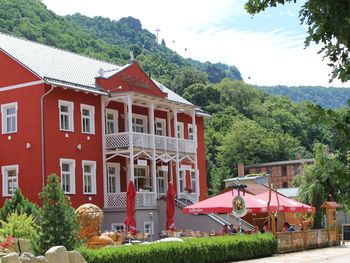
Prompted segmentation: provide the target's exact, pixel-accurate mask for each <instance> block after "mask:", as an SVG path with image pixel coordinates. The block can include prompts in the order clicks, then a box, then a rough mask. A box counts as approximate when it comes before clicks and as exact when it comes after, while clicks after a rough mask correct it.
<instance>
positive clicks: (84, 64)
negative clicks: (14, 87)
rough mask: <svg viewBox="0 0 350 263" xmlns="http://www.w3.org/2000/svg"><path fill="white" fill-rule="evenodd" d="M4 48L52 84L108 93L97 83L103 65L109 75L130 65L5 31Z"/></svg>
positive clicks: (0, 47) (181, 100)
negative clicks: (97, 57)
mask: <svg viewBox="0 0 350 263" xmlns="http://www.w3.org/2000/svg"><path fill="white" fill-rule="evenodd" d="M0 50H2V51H4V52H5V53H7V54H8V55H10V56H11V57H12V58H14V59H15V60H17V61H18V62H19V63H21V64H22V65H24V66H25V67H27V68H28V69H29V70H30V71H32V72H33V73H35V74H36V75H37V76H38V77H40V78H42V79H44V80H45V81H46V82H47V83H49V84H54V85H64V86H66V87H71V88H74V89H80V90H81V89H83V90H91V91H93V92H97V93H100V94H105V95H107V94H108V93H107V92H106V91H104V90H103V89H100V88H99V87H98V86H97V85H96V83H95V78H96V77H98V76H99V71H100V69H101V68H102V69H103V71H104V73H105V75H104V76H105V77H106V75H107V76H108V75H109V74H115V73H116V72H119V71H120V70H122V69H124V68H125V67H127V66H128V65H125V66H124V67H121V66H119V65H116V64H112V63H109V62H105V61H101V60H97V59H93V58H90V57H87V56H83V55H79V54H76V53H73V52H69V51H66V50H62V49H59V48H55V47H51V46H47V45H44V44H39V43H36V42H33V41H29V40H25V39H21V38H17V37H13V36H10V35H7V34H4V33H1V32H0ZM155 83H156V85H157V86H158V87H159V88H160V89H161V90H162V91H163V92H165V93H167V95H168V98H167V99H168V100H171V101H175V102H178V103H183V104H187V105H192V103H190V102H189V101H187V100H185V99H184V98H182V97H181V96H179V95H177V94H176V93H174V92H173V91H171V90H170V89H168V88H166V87H165V86H164V85H162V84H160V83H158V82H156V81H155Z"/></svg>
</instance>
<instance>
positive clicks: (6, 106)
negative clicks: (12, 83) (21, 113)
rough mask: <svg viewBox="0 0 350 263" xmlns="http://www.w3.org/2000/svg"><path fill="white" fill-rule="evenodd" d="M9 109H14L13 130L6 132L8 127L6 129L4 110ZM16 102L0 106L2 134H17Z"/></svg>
mask: <svg viewBox="0 0 350 263" xmlns="http://www.w3.org/2000/svg"><path fill="white" fill-rule="evenodd" d="M10 108H15V114H14V117H15V130H13V131H8V127H7V122H6V119H7V116H8V115H6V110H7V109H10ZM17 112H18V102H11V103H6V104H2V105H1V120H2V121H1V124H2V134H10V133H17V130H18V129H17V128H18V114H17ZM12 117H13V116H12Z"/></svg>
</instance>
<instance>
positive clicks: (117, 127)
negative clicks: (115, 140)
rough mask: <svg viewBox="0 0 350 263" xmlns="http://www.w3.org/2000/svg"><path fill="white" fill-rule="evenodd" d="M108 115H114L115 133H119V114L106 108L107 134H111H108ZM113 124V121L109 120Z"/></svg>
mask: <svg viewBox="0 0 350 263" xmlns="http://www.w3.org/2000/svg"><path fill="white" fill-rule="evenodd" d="M108 114H112V115H113V122H112V123H113V125H114V132H113V133H118V131H119V125H118V116H119V115H118V114H119V112H118V111H117V110H115V109H109V108H106V116H105V121H106V134H110V133H108V119H107V115H108ZM109 121H110V122H111V120H109Z"/></svg>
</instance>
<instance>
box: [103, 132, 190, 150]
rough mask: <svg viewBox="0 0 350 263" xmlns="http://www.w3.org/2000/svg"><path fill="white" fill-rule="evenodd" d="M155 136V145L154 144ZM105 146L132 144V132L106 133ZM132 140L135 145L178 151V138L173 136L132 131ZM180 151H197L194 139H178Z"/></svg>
mask: <svg viewBox="0 0 350 263" xmlns="http://www.w3.org/2000/svg"><path fill="white" fill-rule="evenodd" d="M153 137H154V145H153ZM105 142H106V143H105V148H106V149H114V148H125V147H129V146H130V132H120V133H113V134H107V135H105ZM132 142H133V146H134V147H140V148H145V149H151V148H153V147H155V148H156V149H157V150H163V151H176V139H175V138H173V137H166V136H159V135H152V134H148V133H139V132H132ZM177 142H178V148H179V152H183V153H195V151H196V144H195V141H192V140H184V139H178V140H177Z"/></svg>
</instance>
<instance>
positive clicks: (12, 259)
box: [1, 246, 86, 263]
mask: <svg viewBox="0 0 350 263" xmlns="http://www.w3.org/2000/svg"><path fill="white" fill-rule="evenodd" d="M1 262H2V263H24V262H26V263H86V261H85V259H84V258H83V257H82V255H80V253H79V252H77V251H67V249H66V248H65V247H63V246H56V247H52V248H50V249H49V250H48V251H46V253H45V256H39V257H35V256H33V255H32V254H31V253H29V252H24V253H22V254H18V253H15V252H14V253H11V254H7V255H5V256H3V257H2V258H1Z"/></svg>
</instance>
